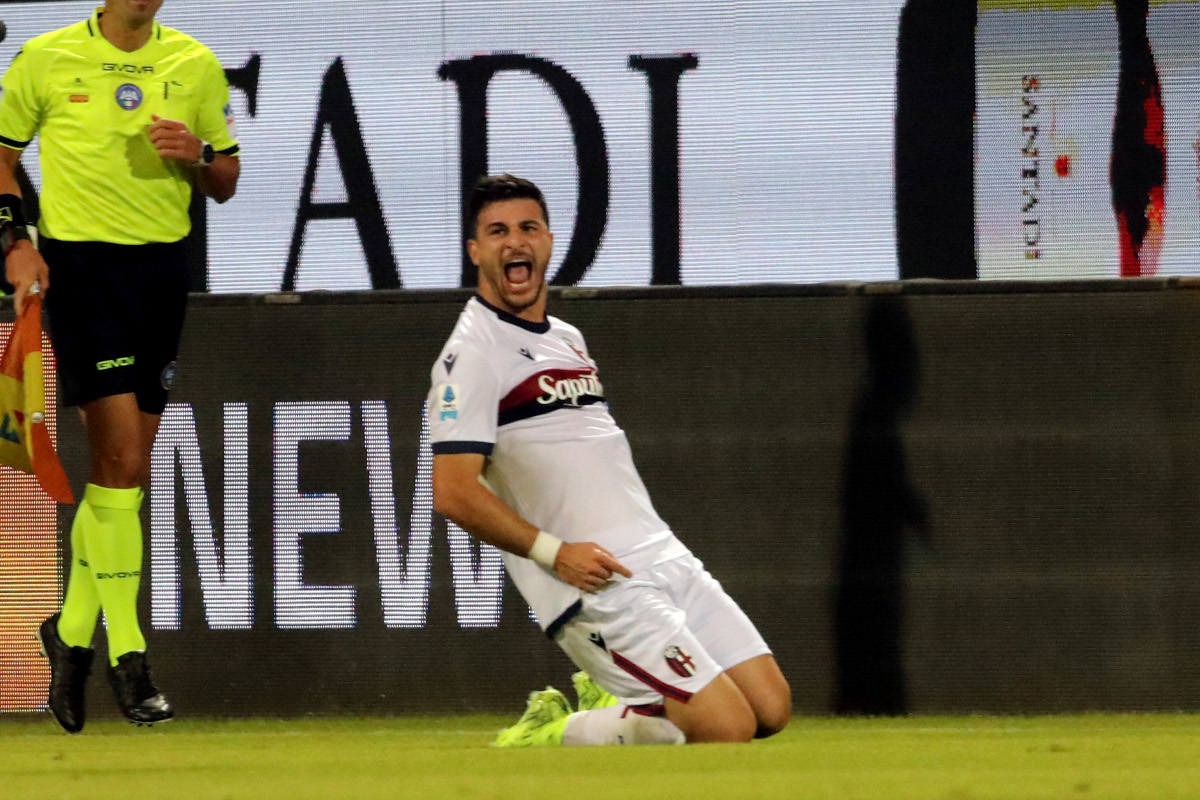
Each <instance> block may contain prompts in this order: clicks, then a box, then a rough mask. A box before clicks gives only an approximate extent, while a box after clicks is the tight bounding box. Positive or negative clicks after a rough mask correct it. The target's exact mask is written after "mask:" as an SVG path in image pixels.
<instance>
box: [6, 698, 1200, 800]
mask: <svg viewBox="0 0 1200 800" xmlns="http://www.w3.org/2000/svg"><path fill="white" fill-rule="evenodd" d="M511 721H512V720H511V718H501V717H494V716H487V717H484V716H472V717H449V718H433V717H411V718H386V719H340V718H329V719H323V718H322V719H313V718H308V719H299V720H213V719H186V718H184V719H181V720H178V721H174V722H171V723H169V724H166V725H159V726H156V727H154V728H153V729H145V728H136V727H134V726H132V725H128V724H126V723H123V722H117V721H93V722H89V723H88V726H87V729H86V730H85V731H84V733H82V734H80V735H78V736H68V735H66V734H64V733H62V732H61V731H59V730H58V728H57V726H55V725H54V723H53V722H51V721H50V719H49V717H48V716H41V715H39V716H31V715H3V716H0V797H2V798H6V799H7V798H37V800H52V799H53V798H88V799H89V800H94V798H103V797H133V798H145V800H154V799H155V798H187V800H207V799H208V798H212V799H213V800H226V799H229V800H240V798H247V800H258V799H259V798H296V799H297V800H300V799H302V798H322V799H323V800H324V799H325V798H338V800H343V799H346V798H359V797H361V798H371V799H373V798H407V797H413V798H423V799H424V798H555V797H561V798H580V800H601V799H602V798H622V800H634V799H637V798H693V799H694V800H704V799H706V798H742V797H744V798H765V797H788V798H792V797H795V798H839V799H840V798H880V799H881V800H905V799H906V798H945V800H982V799H983V798H1013V799H1014V800H1016V799H1017V798H1020V800H1038V799H1039V798H1073V799H1074V800H1085V799H1090V798H1147V799H1148V800H1149V799H1150V798H1153V799H1154V800H1164V799H1165V798H1200V716H1197V715H1190V714H1144V715H1143V714H1137V715H1134V714H1128V715H1112V714H1088V715H1080V716H1055V717H911V718H904V719H831V718H797V719H794V720H793V721H792V724H791V726H790V727H789V728H788V730H787V731H785V732H784V733H783V734H780V735H779V736H776V737H774V738H772V739H768V740H764V741H759V742H754V743H751V744H746V745H691V746H683V747H642V748H637V747H629V748H622V747H603V748H541V749H531V750H497V749H493V748H489V747H487V743H488V741H489V740H490V739H491V737H492V735H493V734H494V732H495V731H496V730H497V729H498V728H500V727H502V726H503V725H505V724H507V723H509V722H511Z"/></svg>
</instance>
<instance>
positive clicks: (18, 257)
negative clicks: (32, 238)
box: [4, 241, 50, 317]
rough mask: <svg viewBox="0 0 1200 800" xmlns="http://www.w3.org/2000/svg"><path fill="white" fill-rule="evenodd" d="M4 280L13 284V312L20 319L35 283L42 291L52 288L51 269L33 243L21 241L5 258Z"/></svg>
mask: <svg viewBox="0 0 1200 800" xmlns="http://www.w3.org/2000/svg"><path fill="white" fill-rule="evenodd" d="M4 279H5V280H6V281H8V282H9V283H11V284H12V287H13V310H14V311H16V314H17V316H18V317H19V316H21V309H23V308H24V307H25V297H26V295H28V294H29V290H30V289H31V288H33V285H34V284H35V283H36V284H37V285H38V287H39V288H40V289H41V290H42V291H45V290H46V289H49V288H50V268H49V267H47V266H46V262H45V260H44V259H42V255H41V253H39V252H38V251H37V248H35V247H34V246H33V244H32V243H30V242H27V241H19V242H17V243H16V245H15V246H14V247H13V248H12V249H11V250H9V251H8V255H7V256H6V257H5V260H4Z"/></svg>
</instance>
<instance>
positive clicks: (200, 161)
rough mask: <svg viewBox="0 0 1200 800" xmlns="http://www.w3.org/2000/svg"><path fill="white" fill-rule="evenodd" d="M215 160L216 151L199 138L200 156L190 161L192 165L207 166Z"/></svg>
mask: <svg viewBox="0 0 1200 800" xmlns="http://www.w3.org/2000/svg"><path fill="white" fill-rule="evenodd" d="M216 160H217V151H216V150H213V146H212V145H211V144H209V143H208V142H206V141H204V140H203V139H201V140H200V157H199V158H197V159H196V160H195V161H194V162H192V166H193V167H207V166H209V165H210V164H212V162H214V161H216Z"/></svg>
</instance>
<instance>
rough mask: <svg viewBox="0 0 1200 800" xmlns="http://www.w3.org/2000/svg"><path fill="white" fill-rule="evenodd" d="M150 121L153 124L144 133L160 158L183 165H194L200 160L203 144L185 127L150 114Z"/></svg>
mask: <svg viewBox="0 0 1200 800" xmlns="http://www.w3.org/2000/svg"><path fill="white" fill-rule="evenodd" d="M151 119H153V120H154V122H152V123H151V124H150V127H149V128H147V129H146V133H147V135H149V137H150V143H151V144H152V145H154V149H155V150H157V151H158V154H159V155H160V156H162V157H163V158H169V159H171V160H172V161H179V162H181V163H183V164H195V163H196V162H197V161H199V160H200V154H201V151H202V150H203V149H204V142H202V141H201V140H200V137H199V136H197V135H196V134H194V133H192V132H191V131H189V130H188V126H187V125H185V124H183V123H182V122H180V121H179V120H174V119H163V118H162V117H160V116H158V115H157V114H152V115H151Z"/></svg>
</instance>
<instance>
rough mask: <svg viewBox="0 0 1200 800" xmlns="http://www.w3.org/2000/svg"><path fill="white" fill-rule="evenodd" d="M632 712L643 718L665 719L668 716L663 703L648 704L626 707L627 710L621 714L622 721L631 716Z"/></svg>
mask: <svg viewBox="0 0 1200 800" xmlns="http://www.w3.org/2000/svg"><path fill="white" fill-rule="evenodd" d="M630 712H633V713H634V714H637V715H639V716H642V717H665V716H666V715H667V708H666V706H664V705H662V704H661V703H646V704H645V705H643V706H625V710H624V711H622V712H621V719H625V717H627V716H629V713H630Z"/></svg>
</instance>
